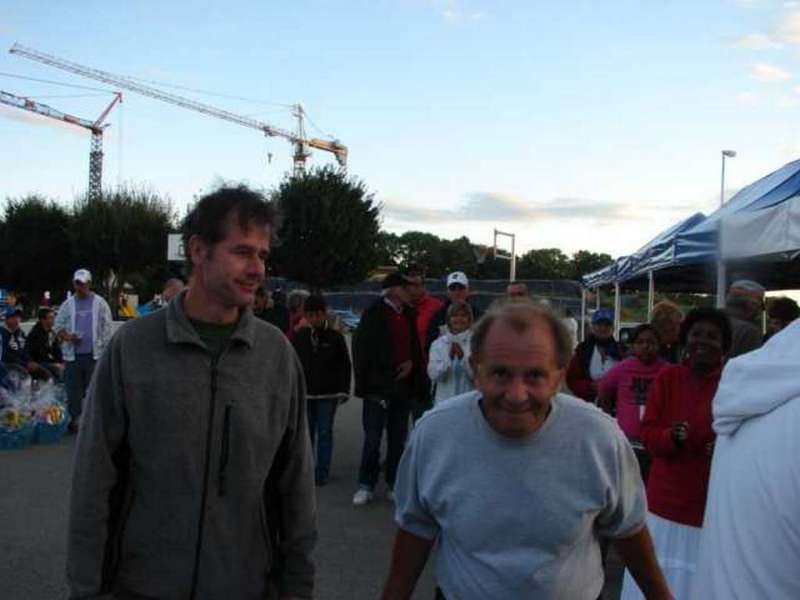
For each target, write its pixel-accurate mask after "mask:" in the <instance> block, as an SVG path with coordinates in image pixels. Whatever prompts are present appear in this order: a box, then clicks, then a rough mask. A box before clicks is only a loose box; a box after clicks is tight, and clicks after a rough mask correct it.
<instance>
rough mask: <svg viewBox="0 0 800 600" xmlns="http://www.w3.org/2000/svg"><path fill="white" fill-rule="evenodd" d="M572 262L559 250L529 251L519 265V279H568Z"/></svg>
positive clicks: (541, 249)
mask: <svg viewBox="0 0 800 600" xmlns="http://www.w3.org/2000/svg"><path fill="white" fill-rule="evenodd" d="M570 274H571V269H570V260H569V258H568V257H567V255H566V254H564V253H563V252H562V251H561V250H559V249H558V248H540V249H536V250H529V251H528V252H526V253H525V254H523V255H522V258H521V259H520V260H519V261H518V263H517V277H518V278H519V279H568V278H569V276H570Z"/></svg>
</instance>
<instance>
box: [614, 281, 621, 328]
mask: <svg viewBox="0 0 800 600" xmlns="http://www.w3.org/2000/svg"><path fill="white" fill-rule="evenodd" d="M621 306H622V304H621V303H620V298H619V283H618V282H617V283H615V284H614V338H616V339H617V340H619V328H620V324H621V320H620V314H619V309H620V307H621Z"/></svg>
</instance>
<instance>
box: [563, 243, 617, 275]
mask: <svg viewBox="0 0 800 600" xmlns="http://www.w3.org/2000/svg"><path fill="white" fill-rule="evenodd" d="M612 262H614V259H613V258H611V255H609V254H602V253H598V252H590V251H588V250H578V251H577V252H575V253H574V254H573V255H572V259H571V261H570V263H571V265H570V270H571V272H570V274H569V278H570V279H575V280H580V278H581V277H582V276H583V275H586V274H588V273H592V272H593V271H597V270H598V269H602V268H603V267H605V266H608V265H610V264H611V263H612Z"/></svg>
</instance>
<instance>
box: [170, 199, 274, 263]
mask: <svg viewBox="0 0 800 600" xmlns="http://www.w3.org/2000/svg"><path fill="white" fill-rule="evenodd" d="M230 214H235V215H236V220H237V221H238V222H239V226H240V227H241V228H242V229H243V230H244V229H246V228H247V227H249V226H251V225H256V226H259V227H260V226H268V227H269V228H270V238H271V241H272V245H273V246H274V245H275V242H276V241H277V240H276V239H275V234H276V232H277V231H278V230H279V229H280V215H279V213H278V211H277V210H276V208H275V206H274V205H273V203H272V202H270V201H269V200H267V198H266V197H265V196H264V195H263V194H262V193H260V192H257V191H255V190H252V189H250V188H249V187H247V186H246V185H237V186H225V187H221V188H219V189H217V190H216V191H214V192H211V193H210V194H206V195H205V196H203V197H202V198H200V199H199V200H198V201H197V203H196V204H195V205H194V207H192V210H191V211H190V212H189V214H187V215H186V218H184V219H183V222H182V223H181V236H182V241H183V247H184V252H185V253H186V254H187V256H186V268H187V271H188V272H191V268H192V261H191V260H190V258H189V256H188V251H189V240H190V239H191V238H192V237H193V236H195V235H196V236H198V237H199V238H200V239H201V240H203V242H204V243H205V244H206V245H207V246H214V245H215V244H217V243H218V242H220V241H222V240H223V239H224V238H225V235H226V231H225V227H226V226H227V223H228V215H230Z"/></svg>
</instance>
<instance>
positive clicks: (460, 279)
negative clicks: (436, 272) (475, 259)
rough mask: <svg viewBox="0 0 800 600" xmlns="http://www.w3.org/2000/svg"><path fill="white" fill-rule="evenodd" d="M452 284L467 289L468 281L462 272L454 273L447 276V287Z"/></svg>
mask: <svg viewBox="0 0 800 600" xmlns="http://www.w3.org/2000/svg"><path fill="white" fill-rule="evenodd" d="M454 283H457V284H459V285H463V286H464V287H469V279H467V276H466V275H464V273H463V272H462V271H454V272H452V273H450V275H448V276H447V287H450V286H451V285H453V284H454Z"/></svg>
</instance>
